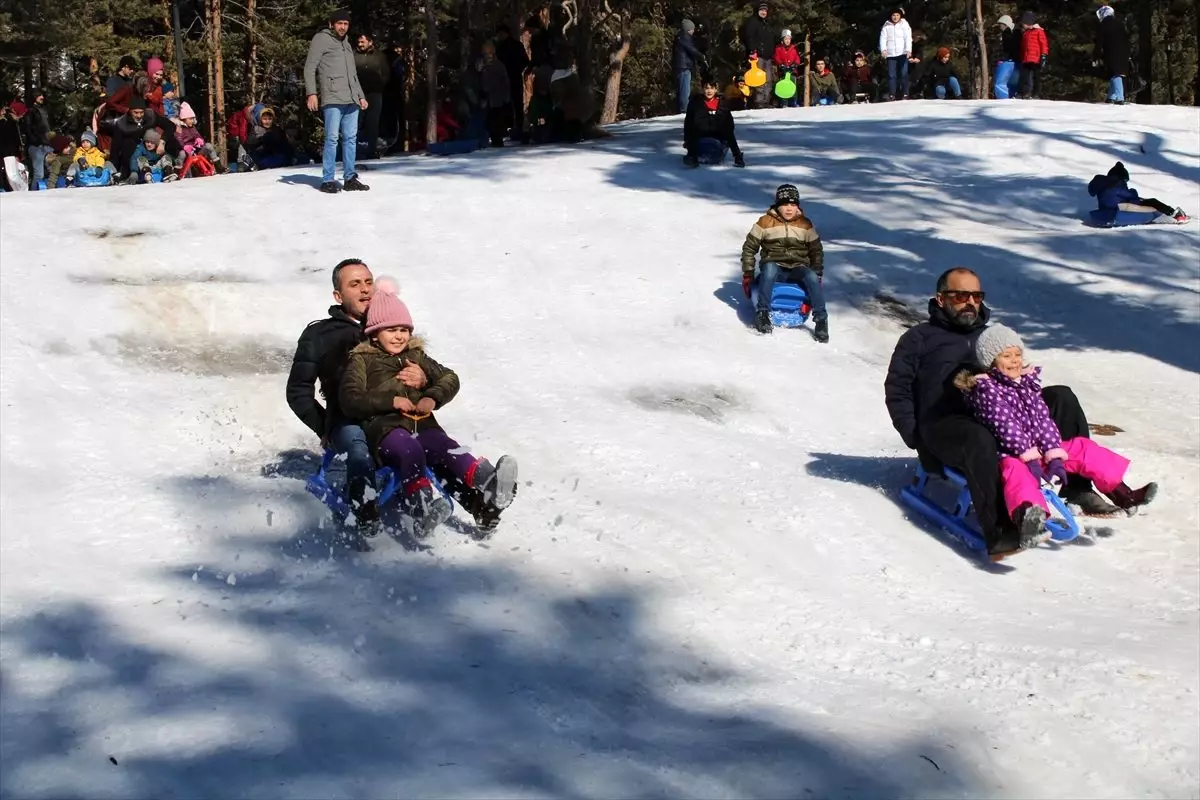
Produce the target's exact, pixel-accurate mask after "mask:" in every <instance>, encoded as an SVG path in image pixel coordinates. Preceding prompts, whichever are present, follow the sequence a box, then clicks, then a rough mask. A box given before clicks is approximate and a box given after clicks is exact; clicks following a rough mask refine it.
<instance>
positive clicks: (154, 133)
mask: <svg viewBox="0 0 1200 800" xmlns="http://www.w3.org/2000/svg"><path fill="white" fill-rule="evenodd" d="M129 175H130V180H129V182H130V183H157V182H158V181H156V180H155V178H158V179H159V180H161V181H162V182H164V183H169V182H171V181H173V180H176V179H177V178H178V177H179V176H178V175H176V174H175V162H174V160H173V159H172V158H171V156H169V155H168V154H167V150H166V142H164V141H163V135H162V134H161V133H159V132H158V129H157V128H147V129H146V130H145V132H143V133H142V141H141V144H139V145H138V146H137V148H136V149H135V150H134V151H133V155H132V156H130V157H129Z"/></svg>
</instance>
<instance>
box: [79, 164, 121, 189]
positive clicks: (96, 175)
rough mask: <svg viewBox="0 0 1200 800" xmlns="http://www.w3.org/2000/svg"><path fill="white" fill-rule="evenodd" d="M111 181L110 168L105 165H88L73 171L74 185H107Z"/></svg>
mask: <svg viewBox="0 0 1200 800" xmlns="http://www.w3.org/2000/svg"><path fill="white" fill-rule="evenodd" d="M110 183H112V170H110V169H108V168H107V167H106V168H104V169H100V168H98V167H88V168H87V169H81V170H79V172H77V173H75V185H76V186H108V185H109V184H110Z"/></svg>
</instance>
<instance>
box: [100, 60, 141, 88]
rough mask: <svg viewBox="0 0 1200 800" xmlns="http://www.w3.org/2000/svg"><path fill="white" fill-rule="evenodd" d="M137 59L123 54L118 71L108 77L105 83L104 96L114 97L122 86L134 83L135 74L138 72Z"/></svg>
mask: <svg viewBox="0 0 1200 800" xmlns="http://www.w3.org/2000/svg"><path fill="white" fill-rule="evenodd" d="M137 66H138V64H137V59H135V58H134V57H133V56H121V62H120V64H119V65H118V66H117V71H116V72H114V73H113V74H112V75H110V76H109V77H108V81H107V82H106V83H105V84H104V96H105V97H112V96H113V95H115V94H116V93H117V92H119V91H120V90H121V89H122V88H124V87H126V86H132V85H133V75H134V73H135V72H137Z"/></svg>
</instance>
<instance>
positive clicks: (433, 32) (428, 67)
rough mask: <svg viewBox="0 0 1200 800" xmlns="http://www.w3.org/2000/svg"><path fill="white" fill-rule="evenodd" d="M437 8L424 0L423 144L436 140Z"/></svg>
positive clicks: (430, 1) (426, 144) (430, 0)
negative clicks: (424, 94) (424, 86)
mask: <svg viewBox="0 0 1200 800" xmlns="http://www.w3.org/2000/svg"><path fill="white" fill-rule="evenodd" d="M437 48H438V39H437V9H435V8H434V0H425V84H426V98H425V146H426V147H428V146H429V145H430V144H432V143H434V142H436V141H437V108H438V85H437V71H438V70H437V67H438V65H437V61H438V57H437Z"/></svg>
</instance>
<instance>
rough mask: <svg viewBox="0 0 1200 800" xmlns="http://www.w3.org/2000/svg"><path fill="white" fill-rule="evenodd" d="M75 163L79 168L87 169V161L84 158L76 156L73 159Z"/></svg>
mask: <svg viewBox="0 0 1200 800" xmlns="http://www.w3.org/2000/svg"><path fill="white" fill-rule="evenodd" d="M75 163H76V164H78V165H79V168H80V169H87V165H88V163H87V159H86V158H77V159H75Z"/></svg>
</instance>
